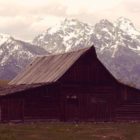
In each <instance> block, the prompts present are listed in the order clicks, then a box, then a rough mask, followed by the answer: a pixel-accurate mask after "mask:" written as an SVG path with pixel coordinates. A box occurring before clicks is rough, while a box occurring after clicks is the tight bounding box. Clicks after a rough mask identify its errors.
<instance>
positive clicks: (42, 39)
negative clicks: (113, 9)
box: [33, 19, 94, 53]
mask: <svg viewBox="0 0 140 140" xmlns="http://www.w3.org/2000/svg"><path fill="white" fill-rule="evenodd" d="M93 29H94V28H93V27H92V26H89V25H88V24H86V23H82V22H80V21H78V20H75V19H71V20H69V19H65V20H64V22H62V23H60V24H57V25H56V26H54V27H52V28H49V29H47V30H46V31H45V32H43V33H42V34H40V35H38V36H37V37H36V38H35V39H34V40H33V44H35V45H39V46H42V47H43V48H44V49H46V50H47V51H48V52H50V53H59V52H67V51H69V50H71V49H77V48H79V47H82V46H90V45H91V44H90V43H91V42H90V37H91V35H92V34H93Z"/></svg>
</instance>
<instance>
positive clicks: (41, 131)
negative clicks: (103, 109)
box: [0, 123, 140, 140]
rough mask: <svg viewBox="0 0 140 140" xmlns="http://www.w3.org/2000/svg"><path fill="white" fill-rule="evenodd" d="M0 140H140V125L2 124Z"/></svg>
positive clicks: (0, 126)
mask: <svg viewBox="0 0 140 140" xmlns="http://www.w3.org/2000/svg"><path fill="white" fill-rule="evenodd" d="M0 140H140V123H99V124H95V123H80V124H76V123H30V124H29V123H28V124H0Z"/></svg>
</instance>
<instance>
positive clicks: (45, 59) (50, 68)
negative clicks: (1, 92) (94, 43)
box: [9, 47, 91, 85]
mask: <svg viewBox="0 0 140 140" xmlns="http://www.w3.org/2000/svg"><path fill="white" fill-rule="evenodd" d="M90 48H91V47H87V48H83V49H80V50H77V51H73V52H68V53H63V54H55V55H48V56H42V57H37V58H36V59H35V60H34V61H33V62H32V63H31V64H30V65H28V66H27V67H26V68H25V70H23V72H21V73H19V74H18V75H17V76H16V77H15V78H14V79H13V80H12V81H11V82H10V83H9V85H21V84H37V83H46V84H47V83H53V82H56V81H57V80H58V79H59V78H60V77H61V76H62V75H63V74H64V73H65V72H66V71H67V70H68V69H69V68H70V67H71V66H72V65H73V64H74V63H75V62H76V61H77V60H78V59H79V58H80V56H81V55H82V54H84V53H85V52H86V51H88V50H89V49H90Z"/></svg>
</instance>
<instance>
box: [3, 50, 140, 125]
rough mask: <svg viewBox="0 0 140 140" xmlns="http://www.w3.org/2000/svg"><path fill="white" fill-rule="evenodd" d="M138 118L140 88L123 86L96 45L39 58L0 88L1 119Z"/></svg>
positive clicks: (104, 119) (94, 119) (86, 119)
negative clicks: (106, 64)
mask: <svg viewBox="0 0 140 140" xmlns="http://www.w3.org/2000/svg"><path fill="white" fill-rule="evenodd" d="M32 120H53V121H97V122H102V121H104V122H106V121H132V120H133V121H138V120H140V90H137V89H134V88H131V87H129V86H126V85H123V84H122V83H120V82H119V81H117V80H116V79H115V78H114V77H113V76H112V75H111V74H110V72H109V71H108V70H107V69H106V68H105V67H104V66H103V65H102V63H101V62H100V61H99V60H98V59H97V56H96V52H95V49H94V47H89V48H84V49H81V50H78V51H73V52H69V53H64V54H56V55H49V56H42V57H37V58H36V59H35V60H34V61H33V62H32V63H31V64H30V65H29V66H28V67H27V68H26V69H25V70H24V71H23V72H21V73H20V74H19V75H18V76H17V77H16V78H15V79H13V80H12V81H11V82H10V83H9V86H8V87H6V88H4V89H1V90H0V121H1V122H8V121H32Z"/></svg>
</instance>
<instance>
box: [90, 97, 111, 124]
mask: <svg viewBox="0 0 140 140" xmlns="http://www.w3.org/2000/svg"><path fill="white" fill-rule="evenodd" d="M88 118H89V119H90V120H93V121H97V122H103V121H110V119H111V110H110V106H109V104H108V103H107V101H106V100H103V99H100V98H95V97H91V98H90V99H89V100H88Z"/></svg>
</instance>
